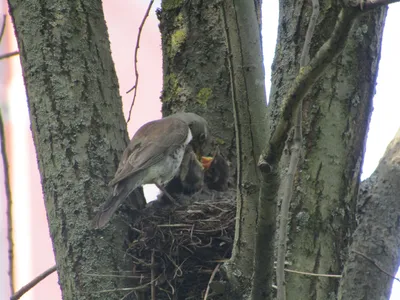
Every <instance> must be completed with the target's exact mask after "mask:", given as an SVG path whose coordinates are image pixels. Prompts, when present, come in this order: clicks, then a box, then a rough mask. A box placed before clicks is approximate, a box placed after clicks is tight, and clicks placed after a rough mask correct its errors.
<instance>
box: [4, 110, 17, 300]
mask: <svg viewBox="0 0 400 300" xmlns="http://www.w3.org/2000/svg"><path fill="white" fill-rule="evenodd" d="M0 139H1V156H2V158H3V169H4V185H5V189H6V198H7V199H6V200H7V203H6V210H7V212H6V214H7V240H8V268H9V271H8V278H9V280H10V291H11V295H12V294H14V293H15V284H14V243H13V215H12V205H13V203H12V197H11V184H10V171H9V169H8V157H7V150H6V136H5V130H4V122H3V116H2V113H1V111H0Z"/></svg>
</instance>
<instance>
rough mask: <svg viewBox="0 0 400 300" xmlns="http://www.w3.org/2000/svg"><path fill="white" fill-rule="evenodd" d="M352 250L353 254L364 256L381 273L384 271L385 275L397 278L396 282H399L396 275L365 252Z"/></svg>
mask: <svg viewBox="0 0 400 300" xmlns="http://www.w3.org/2000/svg"><path fill="white" fill-rule="evenodd" d="M352 251H353V252H354V253H355V254H358V255H360V256H362V257H364V258H365V259H366V260H368V261H370V262H371V263H372V264H373V265H374V266H375V267H377V268H378V269H379V270H380V271H381V272H382V273H385V274H386V275H387V276H389V277H391V278H393V279H394V280H397V281H398V282H400V278H397V277H396V276H393V275H392V274H390V273H389V272H387V271H385V270H384V269H382V268H381V267H380V266H379V265H378V263H377V262H376V261H375V260H374V259H372V258H369V257H368V256H367V255H366V254H364V253H361V252H358V251H357V250H352Z"/></svg>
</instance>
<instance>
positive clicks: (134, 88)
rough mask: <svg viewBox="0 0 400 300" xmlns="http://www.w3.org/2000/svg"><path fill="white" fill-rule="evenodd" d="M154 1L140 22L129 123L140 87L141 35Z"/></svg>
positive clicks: (152, 1) (151, 1)
mask: <svg viewBox="0 0 400 300" xmlns="http://www.w3.org/2000/svg"><path fill="white" fill-rule="evenodd" d="M153 3H154V0H150V3H149V6H148V7H147V10H146V13H145V14H144V17H143V20H142V23H140V26H139V33H138V36H137V40H136V47H135V61H134V66H135V84H134V85H133V87H131V88H130V90H129V91H127V92H126V93H127V94H128V93H130V92H131V91H132V90H134V91H133V99H132V103H131V107H130V108H129V113H128V120H127V121H126V122H127V123H128V122H129V121H130V120H131V114H132V108H133V105H134V104H135V100H136V94H137V88H138V84H139V72H138V67H137V63H138V52H139V43H140V37H141V36H142V31H143V27H144V23H145V22H146V19H147V17H148V16H149V13H150V9H151V7H152V5H153Z"/></svg>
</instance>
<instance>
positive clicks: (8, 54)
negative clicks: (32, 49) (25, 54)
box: [0, 51, 19, 60]
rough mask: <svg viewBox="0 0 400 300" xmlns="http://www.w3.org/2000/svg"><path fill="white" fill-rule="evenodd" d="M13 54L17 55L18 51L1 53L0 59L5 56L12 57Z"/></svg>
mask: <svg viewBox="0 0 400 300" xmlns="http://www.w3.org/2000/svg"><path fill="white" fill-rule="evenodd" d="M15 55H19V51H14V52H10V53H6V54H2V55H0V60H2V59H6V58H9V57H13V56H15Z"/></svg>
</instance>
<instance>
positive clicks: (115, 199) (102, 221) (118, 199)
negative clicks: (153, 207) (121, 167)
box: [92, 184, 146, 229]
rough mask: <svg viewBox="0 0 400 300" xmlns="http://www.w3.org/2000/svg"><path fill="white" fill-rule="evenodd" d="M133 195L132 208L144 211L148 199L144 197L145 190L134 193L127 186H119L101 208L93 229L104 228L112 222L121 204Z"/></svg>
mask: <svg viewBox="0 0 400 300" xmlns="http://www.w3.org/2000/svg"><path fill="white" fill-rule="evenodd" d="M129 194H131V196H132V197H130V198H132V201H131V203H130V204H131V206H132V208H134V209H137V210H140V209H143V208H144V207H145V205H146V199H145V198H144V195H143V190H142V189H141V188H140V187H139V188H136V189H135V190H134V191H132V189H131V188H130V187H129V185H127V184H119V185H118V186H117V187H116V188H115V190H114V193H113V195H112V196H111V197H110V198H109V199H108V200H107V201H106V202H105V203H103V205H102V206H100V208H99V211H98V212H97V214H96V216H95V217H94V219H93V221H92V228H96V229H97V228H102V227H104V226H105V225H107V223H108V222H109V221H110V219H111V217H112V216H113V215H114V213H115V212H116V211H117V209H118V207H119V206H120V205H121V203H122V202H123V201H124V200H125V199H126V198H127V197H128V196H129Z"/></svg>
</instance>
